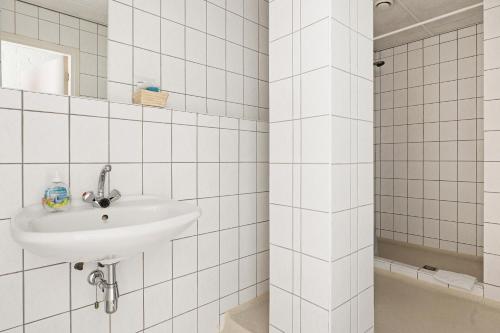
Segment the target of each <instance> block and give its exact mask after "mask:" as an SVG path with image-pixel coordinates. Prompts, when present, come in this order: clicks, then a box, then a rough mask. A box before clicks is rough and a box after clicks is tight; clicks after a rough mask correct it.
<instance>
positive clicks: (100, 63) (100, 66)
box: [0, 0, 107, 99]
mask: <svg viewBox="0 0 500 333" xmlns="http://www.w3.org/2000/svg"><path fill="white" fill-rule="evenodd" d="M0 31H2V32H6V33H11V34H16V35H19V36H22V37H28V38H31V39H34V40H39V41H43V42H49V43H52V44H55V45H62V46H66V47H71V48H74V49H76V50H77V51H78V54H79V73H78V75H79V90H80V91H79V96H86V97H95V98H103V99H105V98H106V88H107V79H106V77H107V37H106V35H107V27H106V26H104V25H101V24H97V23H94V22H90V21H87V20H82V19H79V18H76V17H73V16H69V15H65V14H62V13H58V12H55V11H53V10H48V9H45V8H43V7H38V6H35V5H32V4H29V3H26V2H23V1H16V0H2V1H0Z"/></svg>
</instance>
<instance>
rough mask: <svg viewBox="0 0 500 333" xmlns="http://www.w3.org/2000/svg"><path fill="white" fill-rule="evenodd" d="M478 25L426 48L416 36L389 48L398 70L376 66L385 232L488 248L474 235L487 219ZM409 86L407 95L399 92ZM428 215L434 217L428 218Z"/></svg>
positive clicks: (477, 250)
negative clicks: (479, 215) (482, 214)
mask: <svg viewBox="0 0 500 333" xmlns="http://www.w3.org/2000/svg"><path fill="white" fill-rule="evenodd" d="M476 30H477V29H476V26H473V27H471V29H470V32H469V33H461V34H457V31H452V32H451V33H447V34H444V35H441V36H438V37H440V38H433V39H428V40H425V41H424V42H423V44H424V48H423V54H422V52H421V51H422V49H421V44H422V41H418V43H412V44H411V49H412V50H410V44H408V45H403V46H402V47H400V48H399V49H400V51H398V53H397V54H395V55H392V53H389V52H385V58H384V60H386V64H391V63H392V62H394V64H395V65H394V67H393V70H394V73H392V68H386V67H387V66H385V65H384V66H383V67H382V68H381V69H380V70H376V71H375V81H376V82H378V84H379V88H378V90H377V89H376V90H375V91H374V93H375V95H374V96H375V101H377V102H376V104H375V110H380V111H376V113H378V114H379V116H380V119H381V121H380V122H379V123H378V124H377V125H376V127H375V131H376V133H377V135H376V136H375V152H376V153H375V158H376V163H377V166H379V167H378V170H377V171H376V181H377V183H379V184H381V187H379V188H378V189H377V190H376V193H375V196H376V199H377V200H376V202H377V204H376V207H375V210H376V216H377V218H378V219H380V223H381V224H380V225H379V226H377V229H378V233H377V234H378V235H379V236H380V235H381V236H382V237H389V238H393V239H398V240H401V241H404V242H416V243H417V244H420V245H428V246H432V245H434V246H435V245H436V244H437V246H438V247H441V248H446V249H449V250H453V251H459V252H464V253H468V254H471V253H472V254H475V255H481V253H482V246H480V245H479V244H478V242H477V241H476V239H477V238H478V237H482V236H480V235H481V233H482V232H481V231H479V232H478V231H477V230H481V229H482V226H481V225H479V226H477V225H478V224H482V222H481V221H477V219H476V213H475V211H476V209H477V210H478V211H480V210H482V204H481V202H480V201H479V200H478V199H477V198H476V195H475V193H476V188H477V187H478V186H481V187H482V184H483V177H482V172H478V170H479V169H482V165H481V162H480V161H481V160H482V157H481V156H480V155H479V154H477V153H476V146H480V147H482V138H483V136H482V131H483V129H482V123H483V121H482V115H481V114H479V113H478V112H476V105H481V104H482V95H481V94H480V93H478V92H477V91H476V83H477V82H482V80H483V71H482V68H479V70H476V64H474V63H475V62H476V53H480V54H482V51H477V48H476V42H475V41H476V40H477V39H480V38H482V37H481V36H480V35H478V34H477V32H476ZM458 35H460V36H458ZM399 49H398V50H399ZM407 50H408V51H407ZM457 58H458V60H457ZM422 59H423V63H422ZM468 62H472V64H468ZM406 63H407V64H408V66H406ZM469 67H470V69H469ZM422 74H423V75H422ZM438 82H440V83H438ZM407 87H408V88H407ZM407 94H408V99H407V100H406V99H404V98H399V96H406V95H407ZM392 100H394V104H393V103H392ZM395 106H397V108H394V107H395ZM393 110H394V112H393ZM476 123H477V125H476ZM422 142H423V143H422ZM465 163H468V164H467V166H466V165H465ZM466 170H468V171H466ZM438 180H441V182H438ZM387 189H391V191H388V190H387ZM422 199H423V201H422ZM466 205H467V207H469V208H465V207H466ZM405 206H407V208H404V207H405ZM459 207H460V208H459ZM471 209H473V210H474V213H473V214H468V213H467V211H468V210H471ZM457 212H460V213H459V214H457ZM457 215H460V217H458V216H457ZM471 215H472V216H474V218H471V217H470V216H471ZM422 217H426V218H430V219H432V220H426V221H425V222H424V223H423V221H422ZM458 230H460V232H459V231H458ZM472 230H474V231H472ZM422 236H423V237H422ZM472 249H474V250H472Z"/></svg>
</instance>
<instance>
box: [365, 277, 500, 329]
mask: <svg viewBox="0 0 500 333" xmlns="http://www.w3.org/2000/svg"><path fill="white" fill-rule="evenodd" d="M499 327H500V308H499V307H498V305H496V306H490V305H488V304H484V303H483V302H481V301H478V300H472V299H468V298H466V297H460V296H459V295H457V294H455V293H450V292H449V290H448V289H443V288H440V287H435V286H434V285H432V284H429V283H426V282H421V281H417V280H413V279H410V278H407V277H405V276H403V275H398V274H390V273H388V272H384V271H380V270H376V271H375V332H377V333H401V332H404V333H422V332H426V333H446V332H448V333H451V332H453V333H471V332H474V333H494V332H499V331H500V330H499Z"/></svg>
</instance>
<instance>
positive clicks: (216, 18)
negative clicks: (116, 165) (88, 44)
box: [108, 0, 268, 120]
mask: <svg viewBox="0 0 500 333" xmlns="http://www.w3.org/2000/svg"><path fill="white" fill-rule="evenodd" d="M108 4H109V26H110V29H109V44H108V48H109V55H110V58H111V59H113V60H112V61H110V63H109V83H108V91H109V98H110V100H112V101H117V102H125V103H130V100H131V97H132V92H133V90H134V86H135V85H136V84H137V83H138V82H140V81H145V82H150V83H155V84H157V85H159V86H160V87H161V89H162V90H165V91H168V92H169V93H170V96H169V100H168V107H170V108H172V109H175V110H187V111H192V112H198V113H208V114H212V115H227V116H230V117H237V118H245V119H250V120H267V119H268V28H267V26H268V2H267V0H210V1H206V0H161V1H160V0H149V1H132V0H109V1H108Z"/></svg>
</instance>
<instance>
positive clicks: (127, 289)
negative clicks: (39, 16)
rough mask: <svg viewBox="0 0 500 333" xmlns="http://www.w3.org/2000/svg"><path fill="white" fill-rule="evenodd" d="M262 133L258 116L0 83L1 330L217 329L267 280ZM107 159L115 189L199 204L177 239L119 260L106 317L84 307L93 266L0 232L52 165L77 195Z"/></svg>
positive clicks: (123, 332)
mask: <svg viewBox="0 0 500 333" xmlns="http://www.w3.org/2000/svg"><path fill="white" fill-rule="evenodd" d="M267 141H268V125H267V123H264V122H256V121H249V120H239V119H235V118H228V117H219V116H209V115H201V114H196V113H188V112H177V111H174V112H172V111H170V110H168V109H160V108H150V107H142V106H139V105H127V104H117V103H110V102H107V101H100V100H92V99H83V98H74V97H64V96H55V95H45V94H37V93H30V92H22V91H17V90H8V89H0V296H1V298H2V300H3V301H2V302H1V304H0V314H1V315H0V331H1V332H4V331H5V332H9V333H17V332H23V330H24V332H26V333H36V332H51V333H68V332H72V333H88V332H96V333H110V332H111V333H128V332H130V333H135V332H143V331H144V332H151V333H152V332H160V331H162V332H163V331H166V332H176V333H188V332H218V330H217V327H218V325H219V319H220V315H222V314H223V313H224V312H225V311H226V310H227V309H230V308H232V307H234V306H236V305H238V304H239V303H242V302H245V301H246V300H249V299H251V298H253V297H255V296H256V295H258V294H261V293H263V292H266V291H267V289H268V274H269V272H268V261H269V259H268V253H269V251H268V247H269V245H268V244H269V241H268V143H267ZM105 163H111V164H112V166H113V170H112V171H111V174H110V185H109V186H110V188H117V189H119V190H120V191H121V192H122V194H124V195H127V194H155V195H162V196H166V197H172V198H175V199H178V200H186V201H189V202H192V203H193V204H196V205H198V206H199V207H200V208H201V209H202V211H203V215H202V217H201V218H200V219H199V220H198V222H197V223H195V224H194V226H193V227H192V228H191V229H190V230H188V231H186V232H185V233H184V234H182V235H181V236H179V237H178V238H177V239H176V240H174V241H172V242H166V243H164V244H161V245H160V246H158V247H157V248H156V249H153V250H150V251H148V252H146V253H144V254H141V255H138V256H137V257H135V258H131V259H129V260H126V261H123V262H121V263H120V264H119V265H118V273H117V276H118V283H119V288H120V293H121V297H120V304H119V309H118V312H117V313H115V314H113V315H111V316H108V315H106V314H105V313H104V310H103V308H102V306H101V308H100V309H98V310H94V308H93V305H92V304H93V302H94V301H95V289H94V288H92V287H91V286H90V285H88V283H87V282H86V277H87V275H88V273H89V272H90V271H91V270H92V269H93V267H95V266H92V265H87V266H85V269H84V270H83V271H76V270H74V269H73V268H72V265H71V264H69V263H60V262H54V261H52V260H50V259H45V258H39V257H37V256H35V255H33V254H31V253H29V252H27V251H23V250H22V249H21V248H19V247H18V246H17V245H16V244H15V243H14V241H13V240H12V239H11V236H10V232H9V224H10V218H11V217H12V216H13V215H14V214H15V213H16V211H17V210H18V209H20V208H21V207H23V206H27V205H30V204H39V203H40V198H41V195H42V193H43V189H44V187H45V186H46V184H47V183H48V181H49V180H50V178H51V177H52V176H53V173H54V172H55V171H56V170H57V171H59V172H60V173H61V175H62V176H63V178H64V180H65V181H66V182H68V183H69V185H70V187H71V190H72V193H73V200H80V195H81V193H82V192H83V191H86V190H95V187H96V184H97V176H98V173H99V171H100V169H101V168H102V166H103V164H105Z"/></svg>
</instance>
